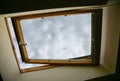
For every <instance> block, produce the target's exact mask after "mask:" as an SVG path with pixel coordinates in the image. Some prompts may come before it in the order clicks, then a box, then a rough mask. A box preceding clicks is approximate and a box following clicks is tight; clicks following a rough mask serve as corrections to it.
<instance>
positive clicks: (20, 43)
mask: <svg viewBox="0 0 120 81" xmlns="http://www.w3.org/2000/svg"><path fill="white" fill-rule="evenodd" d="M19 45H20V46H21V45H25V46H26V45H27V43H22V42H19Z"/></svg>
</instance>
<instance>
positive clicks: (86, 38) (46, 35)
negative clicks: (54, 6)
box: [19, 13, 91, 60]
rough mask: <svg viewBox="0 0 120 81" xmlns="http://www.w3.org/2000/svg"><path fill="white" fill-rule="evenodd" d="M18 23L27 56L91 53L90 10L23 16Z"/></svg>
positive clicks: (65, 55)
mask: <svg viewBox="0 0 120 81" xmlns="http://www.w3.org/2000/svg"><path fill="white" fill-rule="evenodd" d="M20 24H21V29H22V33H23V37H24V41H25V43H26V49H27V54H28V58H29V59H49V60H50V59H59V60H66V59H72V58H79V57H83V56H88V55H91V13H87V14H77V15H67V16H64V15H63V16H52V17H45V18H34V19H25V20H21V21H20ZM20 43H21V42H19V44H20Z"/></svg>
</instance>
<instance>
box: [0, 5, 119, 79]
mask: <svg viewBox="0 0 120 81" xmlns="http://www.w3.org/2000/svg"><path fill="white" fill-rule="evenodd" d="M119 7H120V6H113V7H109V8H104V14H103V15H104V16H103V17H104V18H103V19H104V21H103V24H104V25H103V27H104V28H103V38H102V42H103V43H102V52H101V53H102V54H101V57H102V58H101V60H102V61H101V66H98V67H92V66H61V67H58V68H53V69H46V70H41V71H34V72H28V73H23V74H21V73H20V72H19V70H18V66H17V63H16V60H15V57H14V54H13V50H12V48H11V43H10V39H9V36H8V32H7V27H6V24H5V20H4V17H7V16H15V15H21V14H24V13H20V14H16V13H15V14H7V15H0V72H1V75H2V77H3V79H4V81H84V80H87V79H90V78H94V77H99V76H102V75H106V74H109V73H110V72H109V71H111V72H114V71H115V65H116V55H117V46H118V32H119V28H120V27H119V26H120V23H119V21H120V20H119V19H120V18H119V17H120V12H119ZM40 12H43V11H40ZM37 13H38V12H37ZM25 14H29V13H25ZM108 18H109V19H108ZM102 66H104V67H105V68H102ZM106 69H108V70H109V71H107V70H106Z"/></svg>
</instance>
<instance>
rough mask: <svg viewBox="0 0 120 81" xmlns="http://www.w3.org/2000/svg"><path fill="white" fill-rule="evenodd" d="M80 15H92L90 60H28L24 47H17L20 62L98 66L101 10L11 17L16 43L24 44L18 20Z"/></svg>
mask: <svg viewBox="0 0 120 81" xmlns="http://www.w3.org/2000/svg"><path fill="white" fill-rule="evenodd" d="M80 13H92V20H91V24H92V26H91V27H92V28H91V29H92V31H91V32H92V37H91V59H89V58H81V59H80V60H40V59H29V58H28V55H27V50H26V47H25V45H19V48H20V52H21V56H22V60H23V61H24V62H26V63H35V64H39V63H43V64H57V65H99V60H100V48H101V31H102V9H87V10H69V11H60V12H51V13H42V14H33V15H25V16H17V17H12V22H13V26H14V30H15V33H16V36H17V41H18V42H19V41H20V42H21V43H22V44H25V41H24V38H23V34H22V30H21V25H20V20H22V19H31V18H38V17H42V18H43V17H50V16H59V15H70V14H80Z"/></svg>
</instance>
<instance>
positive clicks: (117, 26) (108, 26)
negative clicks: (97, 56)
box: [101, 4, 120, 72]
mask: <svg viewBox="0 0 120 81" xmlns="http://www.w3.org/2000/svg"><path fill="white" fill-rule="evenodd" d="M119 8H120V4H119V5H116V6H109V7H105V8H104V10H103V12H104V13H103V29H102V32H103V34H102V51H101V64H103V65H104V66H105V68H107V69H108V70H109V71H111V72H115V69H114V68H116V59H117V50H118V42H119V35H120V10H119Z"/></svg>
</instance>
